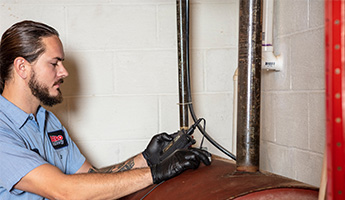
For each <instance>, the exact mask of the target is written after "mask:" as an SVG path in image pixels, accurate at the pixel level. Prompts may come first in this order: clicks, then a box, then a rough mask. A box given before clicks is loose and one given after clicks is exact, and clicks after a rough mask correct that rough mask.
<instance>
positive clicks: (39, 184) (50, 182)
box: [14, 149, 211, 200]
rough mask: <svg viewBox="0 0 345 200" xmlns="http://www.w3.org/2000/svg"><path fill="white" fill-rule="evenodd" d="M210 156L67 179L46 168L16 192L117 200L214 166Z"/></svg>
mask: <svg viewBox="0 0 345 200" xmlns="http://www.w3.org/2000/svg"><path fill="white" fill-rule="evenodd" d="M208 155H209V153H208V152H206V151H203V150H198V149H190V150H187V149H181V150H177V151H176V152H175V153H174V154H172V155H171V156H169V157H168V158H167V159H165V160H164V161H162V162H161V163H159V164H155V165H153V166H152V167H150V168H149V167H145V168H137V169H132V170H128V171H123V172H118V173H79V174H74V175H66V174H64V173H62V172H61V171H60V170H59V169H58V168H56V167H55V166H52V165H50V164H43V165H41V166H39V167H37V168H35V169H33V170H32V171H30V172H29V173H28V174H27V175H25V176H24V177H23V178H22V179H21V180H20V181H19V182H18V183H17V184H16V185H15V186H14V188H16V189H19V190H22V191H28V192H31V193H35V194H38V195H41V196H43V197H47V198H49V199H83V200H84V199H117V198H120V197H123V196H126V195H128V194H131V193H133V192H135V191H138V190H140V189H143V188H145V187H147V186H149V185H151V184H152V183H160V182H162V181H164V180H168V179H170V178H173V177H175V176H178V175H179V174H181V173H182V172H184V171H185V170H188V169H196V168H198V167H199V164H200V161H202V162H203V163H204V164H205V165H210V164H211V162H210V160H209V159H208ZM139 158H140V155H139ZM140 159H141V158H140ZM141 160H142V159H141ZM89 166H91V165H90V164H89V163H87V162H86V163H84V165H83V167H82V168H84V169H87V168H88V167H89ZM81 171H82V170H81ZM108 171H109V170H108Z"/></svg>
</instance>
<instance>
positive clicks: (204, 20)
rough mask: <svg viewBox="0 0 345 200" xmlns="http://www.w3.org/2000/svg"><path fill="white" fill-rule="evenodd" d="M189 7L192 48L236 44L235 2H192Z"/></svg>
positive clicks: (236, 10)
mask: <svg viewBox="0 0 345 200" xmlns="http://www.w3.org/2000/svg"><path fill="white" fill-rule="evenodd" d="M190 9H191V10H190V18H191V19H190V34H191V35H192V36H193V37H191V38H190V40H191V47H192V48H205V47H229V46H230V47H236V46H237V38H238V4H237V3H231V2H230V3H207V4H192V5H191V7H190Z"/></svg>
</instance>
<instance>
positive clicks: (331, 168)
mask: <svg viewBox="0 0 345 200" xmlns="http://www.w3.org/2000/svg"><path fill="white" fill-rule="evenodd" d="M344 9H345V0H325V42H326V52H325V53H326V63H325V64H326V118H327V124H326V132H327V137H326V140H327V176H328V181H327V199H345V173H344V172H345V139H344V119H345V118H344V114H345V82H344V81H345V78H344V75H345V72H344V68H345V66H344V59H345V54H344V50H345V44H344V39H345V38H344V37H345V35H344V31H345V28H344V27H345V26H344V21H345V20H344V14H345V13H344V12H345V10H344ZM343 104H344V105H343Z"/></svg>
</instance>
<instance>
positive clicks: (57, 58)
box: [53, 57, 65, 61]
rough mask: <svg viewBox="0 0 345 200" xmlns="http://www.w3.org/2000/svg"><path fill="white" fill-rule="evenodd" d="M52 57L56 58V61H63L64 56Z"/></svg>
mask: <svg viewBox="0 0 345 200" xmlns="http://www.w3.org/2000/svg"><path fill="white" fill-rule="evenodd" d="M53 59H56V60H58V61H64V60H65V59H64V58H60V57H55V58H53Z"/></svg>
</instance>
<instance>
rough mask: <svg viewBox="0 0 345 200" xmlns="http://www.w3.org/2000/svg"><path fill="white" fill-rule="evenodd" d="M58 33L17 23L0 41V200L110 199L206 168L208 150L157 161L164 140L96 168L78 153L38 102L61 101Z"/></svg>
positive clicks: (181, 152)
mask: <svg viewBox="0 0 345 200" xmlns="http://www.w3.org/2000/svg"><path fill="white" fill-rule="evenodd" d="M64 58H65V55H64V51H63V47H62V43H61V41H60V39H59V34H58V32H57V31H56V30H55V29H53V28H52V27H50V26H48V25H46V24H42V23H39V22H33V21H22V22H19V23H16V24H14V25H13V26H11V27H10V28H9V29H8V30H6V32H5V33H4V34H3V36H2V38H1V43H0V75H1V76H0V94H1V95H0V163H1V164H0V199H6V200H11V199H20V200H25V199H30V200H31V199H46V198H48V199H73V200H74V199H83V200H85V199H117V198H120V197H123V196H125V195H128V194H130V193H133V192H135V191H138V190H140V189H143V188H145V187H147V186H149V185H151V184H153V183H155V184H156V183H160V182H162V181H164V180H167V179H170V178H172V177H175V176H177V175H179V174H181V173H182V172H183V171H185V170H187V169H196V168H198V166H199V164H200V161H201V162H203V163H204V164H205V165H210V161H209V160H208V156H209V153H208V152H206V151H202V150H199V149H193V148H190V149H185V150H177V151H175V152H174V153H172V154H171V155H170V156H169V157H168V158H166V159H165V160H163V161H162V162H160V153H161V151H162V149H163V147H164V146H166V145H167V144H168V143H169V142H170V141H171V140H172V139H173V136H172V135H168V134H166V133H161V134H157V135H156V136H154V137H153V138H152V139H151V141H150V142H149V144H148V146H147V147H146V149H145V151H144V152H142V153H140V154H138V155H136V156H134V157H133V158H130V159H128V160H127V161H125V162H123V163H121V164H117V165H113V166H110V167H106V168H102V169H97V168H95V167H93V166H92V165H91V164H90V163H89V162H88V161H87V160H86V159H85V157H84V156H83V155H82V154H81V153H80V151H79V149H78V147H77V146H76V144H75V143H74V142H73V141H72V140H71V138H70V137H69V135H68V133H67V130H66V129H65V127H64V126H63V125H62V124H61V123H60V121H59V120H58V119H57V118H56V117H55V115H54V114H53V113H51V112H50V111H48V110H46V109H45V108H43V107H42V106H41V105H46V106H53V105H55V104H58V103H61V102H62V99H63V98H62V94H61V91H60V86H61V84H62V83H63V80H64V78H66V77H67V76H68V72H67V70H66V69H65V67H64V66H63V61H64Z"/></svg>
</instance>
